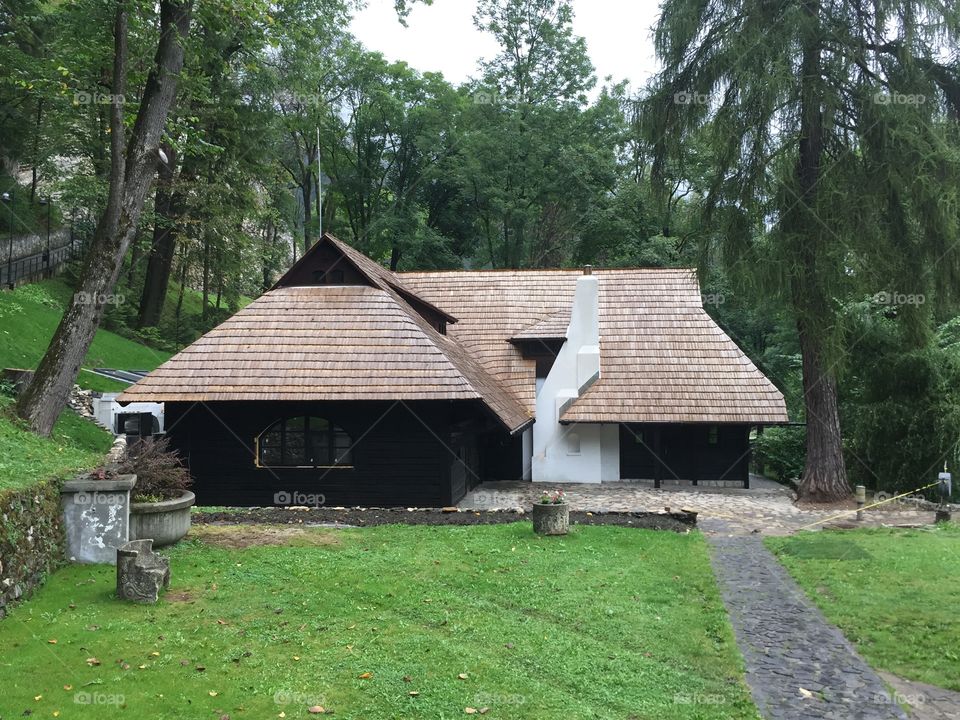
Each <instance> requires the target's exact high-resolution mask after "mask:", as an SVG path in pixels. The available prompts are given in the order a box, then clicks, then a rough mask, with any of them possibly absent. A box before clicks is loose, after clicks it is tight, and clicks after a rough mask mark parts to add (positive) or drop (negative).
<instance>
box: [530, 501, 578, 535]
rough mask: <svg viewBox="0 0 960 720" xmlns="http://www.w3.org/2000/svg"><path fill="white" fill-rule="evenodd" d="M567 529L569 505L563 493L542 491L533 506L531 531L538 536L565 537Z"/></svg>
mask: <svg viewBox="0 0 960 720" xmlns="http://www.w3.org/2000/svg"><path fill="white" fill-rule="evenodd" d="M569 529H570V505H568V504H567V499H566V497H564V495H563V491H562V490H557V491H555V492H552V493H550V492H546V491H544V492H543V494H542V495H541V496H540V500H539V501H538V502H535V503H534V504H533V531H534V532H535V533H537V534H538V535H566V534H567V532H568V531H569Z"/></svg>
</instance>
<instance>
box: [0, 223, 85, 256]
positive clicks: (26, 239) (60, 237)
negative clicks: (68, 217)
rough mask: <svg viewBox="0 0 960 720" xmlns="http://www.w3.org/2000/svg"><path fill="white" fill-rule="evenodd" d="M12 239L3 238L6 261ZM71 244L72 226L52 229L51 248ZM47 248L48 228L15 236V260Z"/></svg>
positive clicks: (37, 253) (36, 253)
mask: <svg viewBox="0 0 960 720" xmlns="http://www.w3.org/2000/svg"><path fill="white" fill-rule="evenodd" d="M9 243H10V241H9V239H7V238H6V237H5V238H3V241H2V243H0V245H2V246H3V260H4V262H6V260H7V254H8V253H9V249H10V245H9ZM69 244H70V228H69V227H62V228H57V229H55V230H51V231H50V249H51V250H53V249H54V248H59V247H63V246H64V245H69ZM46 249H47V232H46V230H44V231H42V232H38V233H35V234H33V235H19V236H16V235H15V236H14V237H13V259H14V261H16V260H19V259H20V258H25V257H29V256H31V255H39V254H40V253H42V252H43V251H44V250H46Z"/></svg>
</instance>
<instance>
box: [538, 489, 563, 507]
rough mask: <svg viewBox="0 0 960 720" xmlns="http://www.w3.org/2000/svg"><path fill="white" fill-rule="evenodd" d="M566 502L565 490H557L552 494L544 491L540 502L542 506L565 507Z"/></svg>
mask: <svg viewBox="0 0 960 720" xmlns="http://www.w3.org/2000/svg"><path fill="white" fill-rule="evenodd" d="M566 502H567V498H566V497H564V495H563V490H556V491H554V492H552V493H548V492H547V491H546V490H544V491H543V494H542V495H541V496H540V500H539V503H540V504H541V505H563V504H564V503H566Z"/></svg>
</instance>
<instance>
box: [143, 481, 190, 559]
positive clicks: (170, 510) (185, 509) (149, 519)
mask: <svg viewBox="0 0 960 720" xmlns="http://www.w3.org/2000/svg"><path fill="white" fill-rule="evenodd" d="M196 501H197V496H196V495H194V494H193V493H192V492H190V491H189V490H184V491H183V493H182V494H181V495H180V497H178V498H173V499H172V500H161V501H160V502H140V503H131V504H130V539H131V540H153V546H154V547H163V546H164V545H173V544H174V543H175V542H177V541H178V540H181V539H182V538H183V536H184V535H186V534H187V532H188V531H189V530H190V508H192V507H193V505H194V503H196Z"/></svg>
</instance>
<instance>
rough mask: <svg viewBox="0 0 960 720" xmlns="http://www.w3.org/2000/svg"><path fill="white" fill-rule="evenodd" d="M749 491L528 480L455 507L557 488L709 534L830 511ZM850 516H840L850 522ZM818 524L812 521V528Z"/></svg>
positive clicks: (582, 505)
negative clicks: (677, 520)
mask: <svg viewBox="0 0 960 720" xmlns="http://www.w3.org/2000/svg"><path fill="white" fill-rule="evenodd" d="M751 486H752V487H751V489H749V490H743V489H733V488H716V489H714V488H694V487H673V488H661V489H659V490H657V489H654V488H652V487H649V486H646V485H639V484H637V483H626V482H617V483H603V484H599V485H598V484H587V483H564V484H562V485H556V486H553V485H549V486H544V485H540V484H538V483H530V482H516V481H509V482H506V481H504V482H485V483H483V484H481V485H479V486H477V487H476V488H474V489H473V490H472V491H470V492H469V493H468V494H467V495H466V497H464V498H463V500H461V501H460V504H459V506H460V507H461V508H466V509H471V510H492V509H508V508H517V507H520V508H525V509H527V510H529V509H530V506H531V505H532V504H533V502H534V501H535V500H536V499H537V498H538V497H539V496H540V493H542V492H543V491H544V490H545V489H546V490H554V489H562V490H563V492H564V495H566V497H567V500H568V502H569V503H570V507H571V509H573V510H585V511H588V512H602V511H611V510H615V511H621V512H638V511H648V512H657V511H661V510H663V509H664V508H667V507H669V508H672V509H674V510H679V509H681V508H684V509H690V510H696V511H697V512H698V513H699V514H700V517H699V522H698V524H699V526H700V528H701V530H703V531H704V532H706V533H708V534H710V533H717V534H723V535H749V534H752V533H763V534H766V535H788V534H791V533H794V532H796V531H797V530H799V529H801V528H803V527H807V526H809V525H811V524H816V523H822V522H823V521H827V520H828V519H829V518H831V517H833V516H835V515H836V514H837V512H836V511H822V510H816V511H814V510H804V509H801V508H798V507H797V506H796V505H794V502H793V494H792V492H791V491H790V490H789V489H788V488H786V487H784V486H783V485H780V484H778V483H775V482H772V481H770V480H767V479H765V478H762V477H759V476H753V478H752V479H751ZM851 518H852V516H850V517H848V518H843V519H844V520H850V519H851ZM932 522H933V513H932V512H920V511H915V510H902V509H898V510H895V511H880V510H871V511H868V513H867V519H866V520H865V521H864V523H863V524H864V525H880V524H910V523H915V524H929V523H932ZM817 527H819V525H814V528H812V529H816V528H817Z"/></svg>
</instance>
